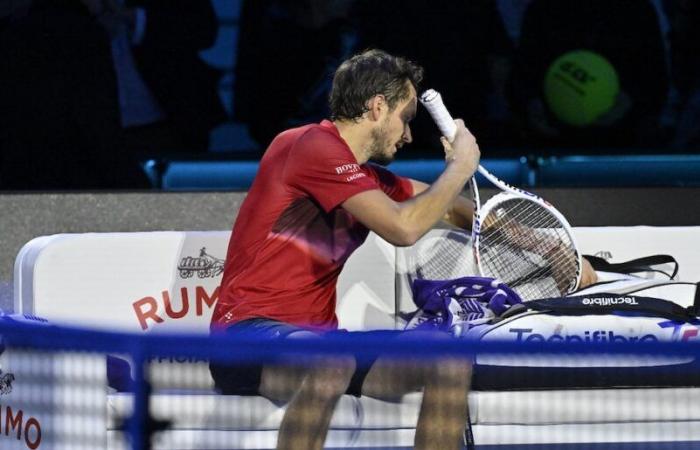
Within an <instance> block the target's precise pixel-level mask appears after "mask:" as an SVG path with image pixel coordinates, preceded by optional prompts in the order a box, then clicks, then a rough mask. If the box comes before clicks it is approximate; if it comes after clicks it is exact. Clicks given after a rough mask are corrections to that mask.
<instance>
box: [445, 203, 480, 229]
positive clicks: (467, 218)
mask: <svg viewBox="0 0 700 450" xmlns="http://www.w3.org/2000/svg"><path fill="white" fill-rule="evenodd" d="M443 220H445V221H446V222H448V223H449V224H451V225H454V226H455V227H457V228H462V229H464V230H471V227H472V221H473V220H474V203H473V202H472V201H471V200H469V199H468V198H466V197H463V196H461V195H458V196H457V198H456V199H455V201H454V202H453V203H452V207H451V208H450V209H448V210H447V214H445V217H444V218H443Z"/></svg>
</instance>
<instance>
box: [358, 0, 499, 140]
mask: <svg viewBox="0 0 700 450" xmlns="http://www.w3.org/2000/svg"><path fill="white" fill-rule="evenodd" d="M406 5H407V4H406V2H403V1H401V0H383V1H381V2H375V1H371V0H359V1H358V5H357V8H356V11H357V12H356V21H357V23H358V24H359V26H360V36H361V38H362V43H361V45H360V47H361V48H372V47H378V48H383V49H386V50H387V51H389V52H390V53H394V54H399V55H404V56H406V57H407V58H409V59H412V60H415V61H421V62H423V63H424V66H425V67H426V69H427V70H426V73H427V78H426V80H425V83H424V85H425V86H426V87H431V88H435V89H437V90H439V91H440V92H441V93H442V95H443V98H444V99H445V103H446V105H447V107H448V109H449V110H450V111H452V112H453V113H454V114H455V115H457V116H459V117H463V118H464V121H465V123H466V124H467V126H468V127H469V129H470V130H471V131H472V132H474V134H475V135H477V136H479V143H480V144H481V145H482V146H492V145H507V144H506V142H507V141H508V138H507V135H506V134H505V133H503V132H502V130H503V128H504V127H506V126H507V125H506V122H507V121H508V120H510V118H509V117H508V114H507V112H504V111H503V110H502V109H503V103H502V102H501V103H498V99H499V92H502V91H503V89H501V87H502V86H503V84H500V85H499V79H500V78H503V71H504V70H506V71H507V67H506V68H504V64H503V63H504V60H505V59H507V58H508V57H509V55H510V53H511V52H512V45H511V43H510V41H509V40H508V36H507V34H506V32H505V28H504V24H503V21H502V20H501V18H500V17H499V15H498V10H497V9H496V4H495V2H492V1H490V0H470V1H463V2H457V1H453V0H417V1H413V2H411V3H410V7H407V6H406ZM397 11H400V12H401V14H400V18H397V16H396V12H397ZM502 97H503V96H502V95H501V98H502ZM499 109H500V111H499ZM414 128H415V129H416V133H415V134H416V137H415V141H414V143H413V145H412V149H409V150H410V151H412V152H414V153H421V152H422V151H421V149H429V148H432V146H433V145H434V143H435V142H436V141H437V139H438V138H439V136H438V133H437V131H436V128H435V125H434V123H433V121H432V120H431V119H430V117H429V116H428V115H427V114H419V115H418V117H416V120H415V125H414Z"/></svg>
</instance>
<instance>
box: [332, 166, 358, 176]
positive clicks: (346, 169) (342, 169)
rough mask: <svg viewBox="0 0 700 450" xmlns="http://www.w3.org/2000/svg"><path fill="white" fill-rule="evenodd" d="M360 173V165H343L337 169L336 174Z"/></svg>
mask: <svg viewBox="0 0 700 450" xmlns="http://www.w3.org/2000/svg"><path fill="white" fill-rule="evenodd" d="M359 171H360V165H359V164H343V165H342V166H338V167H336V168H335V173H337V174H338V175H340V174H341V173H355V172H359Z"/></svg>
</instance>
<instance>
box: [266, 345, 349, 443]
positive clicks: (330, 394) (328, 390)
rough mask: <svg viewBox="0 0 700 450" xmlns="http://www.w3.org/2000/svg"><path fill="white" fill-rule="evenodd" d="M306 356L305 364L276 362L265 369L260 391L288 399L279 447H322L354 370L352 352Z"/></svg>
mask: <svg viewBox="0 0 700 450" xmlns="http://www.w3.org/2000/svg"><path fill="white" fill-rule="evenodd" d="M304 359H305V361H304V363H303V367H300V366H298V365H296V364H295V365H294V366H288V367H284V366H283V365H275V366H266V367H264V368H263V370H262V375H261V382H260V393H261V395H264V396H266V397H268V398H271V399H274V400H278V401H288V402H289V403H288V404H287V410H286V411H285V413H284V417H283V418H282V423H281V424H280V429H279V434H278V438H277V449H278V450H283V449H284V450H290V449H309V450H321V449H322V448H323V443H324V442H325V440H326V435H327V434H328V428H329V426H330V421H331V418H332V416H333V411H334V409H335V406H336V404H337V403H338V400H339V399H340V397H341V396H342V395H343V394H344V393H345V392H346V390H347V388H348V385H349V384H350V379H351V378H352V375H353V372H354V371H355V360H354V358H353V357H352V356H347V357H341V356H337V357H324V358H323V359H322V360H321V359H320V358H304ZM292 387H295V389H291V388H292Z"/></svg>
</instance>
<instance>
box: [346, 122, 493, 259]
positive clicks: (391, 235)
mask: <svg viewBox="0 0 700 450" xmlns="http://www.w3.org/2000/svg"><path fill="white" fill-rule="evenodd" d="M455 122H456V123H457V134H456V136H455V139H454V140H453V142H452V145H450V144H448V143H447V141H445V140H443V145H444V146H445V152H446V154H447V156H448V160H447V166H446V168H445V171H444V172H443V173H442V174H441V175H440V177H438V179H437V180H436V181H435V182H434V183H433V184H432V185H430V186H429V187H428V188H427V189H425V190H423V191H422V192H420V193H419V194H418V195H415V196H414V197H412V198H411V199H409V200H406V201H404V202H396V201H394V200H392V199H391V198H390V197H389V196H388V195H386V194H385V193H384V192H382V191H381V190H379V189H374V190H369V191H364V192H361V193H359V194H357V195H354V196H352V197H350V198H349V199H347V200H345V201H344V202H343V204H342V206H343V208H344V209H345V210H347V211H348V212H349V213H350V214H352V215H353V216H354V217H355V218H357V219H358V220H359V221H360V222H362V223H363V224H364V225H365V226H366V227H367V228H369V229H370V230H372V231H374V232H375V233H377V234H378V235H379V236H381V237H382V238H384V239H385V240H387V241H389V242H391V243H392V244H394V245H399V246H406V245H412V244H414V243H415V242H416V241H417V240H418V239H419V238H420V237H421V236H423V235H424V234H425V233H426V232H427V231H428V230H430V229H431V228H432V227H433V226H434V225H435V224H436V223H437V222H438V221H440V220H441V219H442V218H443V217H444V216H445V214H447V212H448V210H450V208H452V205H453V204H454V202H455V200H456V198H457V196H458V195H459V193H460V192H461V191H462V189H463V188H464V184H465V183H466V182H467V181H468V180H469V178H470V177H471V176H472V175H473V174H474V172H475V171H476V167H477V165H478V163H479V156H480V153H479V146H478V145H477V143H476V139H475V138H474V136H473V135H472V134H471V133H470V132H469V131H468V130H467V129H466V127H465V126H464V123H463V122H462V121H461V120H457V121H455Z"/></svg>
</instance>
